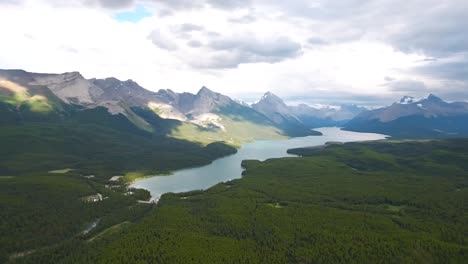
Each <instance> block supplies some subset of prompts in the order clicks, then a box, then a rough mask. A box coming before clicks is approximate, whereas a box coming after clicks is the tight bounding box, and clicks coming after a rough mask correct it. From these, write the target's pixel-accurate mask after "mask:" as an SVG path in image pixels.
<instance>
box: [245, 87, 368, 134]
mask: <svg viewBox="0 0 468 264" xmlns="http://www.w3.org/2000/svg"><path fill="white" fill-rule="evenodd" d="M252 107H253V108H254V109H255V110H257V111H259V112H260V113H262V114H264V115H266V116H267V117H268V118H270V119H271V120H273V122H275V123H276V124H279V125H281V124H285V125H286V126H288V127H306V128H308V129H311V128H317V127H326V126H342V125H343V124H345V123H346V122H347V121H349V120H351V119H352V118H354V117H355V116H356V115H358V114H359V113H361V112H362V111H364V110H366V108H363V107H359V106H356V105H341V106H338V107H332V106H325V107H321V108H315V107H312V106H309V105H306V104H299V105H297V106H289V105H287V104H286V103H285V102H284V101H283V100H282V99H281V98H279V97H278V96H276V95H275V94H273V93H272V92H267V93H265V95H263V97H262V98H261V99H260V100H259V101H258V102H257V103H255V104H253V105H252Z"/></svg>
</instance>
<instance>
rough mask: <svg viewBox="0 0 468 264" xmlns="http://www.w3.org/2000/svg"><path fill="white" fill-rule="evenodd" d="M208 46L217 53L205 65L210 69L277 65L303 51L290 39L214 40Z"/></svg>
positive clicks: (299, 45)
mask: <svg viewBox="0 0 468 264" xmlns="http://www.w3.org/2000/svg"><path fill="white" fill-rule="evenodd" d="M208 46H209V47H210V48H211V49H212V50H214V51H215V52H216V55H215V56H213V58H211V60H209V63H206V64H205V66H206V67H210V68H211V67H222V68H231V67H237V66H238V65H239V64H242V63H257V62H266V63H275V62H280V61H283V60H286V59H288V58H294V57H297V56H299V55H300V54H301V51H302V46H301V44H300V43H297V42H295V41H293V40H291V39H290V38H288V37H273V38H267V39H255V38H249V37H247V36H242V37H236V38H226V39H218V40H214V41H212V42H211V43H209V45H208ZM221 61H222V62H221Z"/></svg>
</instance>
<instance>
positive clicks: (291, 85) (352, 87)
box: [0, 0, 468, 103]
mask: <svg viewBox="0 0 468 264" xmlns="http://www.w3.org/2000/svg"><path fill="white" fill-rule="evenodd" d="M454 1H455V2H456V4H457V5H458V6H457V7H458V11H457V10H454V5H451V4H450V3H444V4H437V5H434V6H435V7H434V8H433V9H431V10H432V11H427V10H426V11H424V9H423V8H421V9H417V8H416V7H418V6H421V5H423V2H422V1H420V0H406V1H405V3H406V4H407V6H410V7H411V8H412V10H406V9H405V10H400V11H398V10H399V9H397V8H396V7H398V6H399V5H398V3H390V2H391V1H356V0H346V1H313V2H311V1H306V0H295V1H290V2H289V1H288V2H287V3H286V2H284V1H266V0H252V1H245V0H233V1H216V0H196V1H185V0H177V1H152V0H146V1H145V0H140V1H132V0H121V1H107V0H72V1H67V2H64V1H58V0H50V1H46V0H24V1H15V0H7V1H6V2H5V1H0V24H1V25H3V26H2V28H1V32H0V34H2V41H0V68H22V69H25V70H29V71H37V72H65V71H75V70H78V71H80V72H82V73H83V74H84V75H85V76H86V77H88V78H92V77H100V78H101V77H109V76H114V77H117V78H120V79H129V78H131V79H133V80H135V81H137V82H139V83H140V84H141V85H143V86H144V87H146V88H148V89H152V90H157V89H160V88H171V89H174V90H177V91H191V92H195V91H196V90H198V89H199V88H200V87H201V86H202V85H206V86H208V87H210V88H212V89H214V90H216V91H219V92H222V93H225V94H228V95H231V96H233V97H238V98H240V99H246V100H250V99H251V98H254V97H256V96H259V95H260V94H262V93H263V92H264V91H266V90H271V91H273V92H275V93H276V94H278V95H280V96H283V97H290V98H293V97H295V98H297V97H298V96H303V97H304V98H312V99H313V97H314V96H316V97H320V98H317V100H314V102H319V101H320V102H319V103H323V102H325V101H327V100H329V101H331V100H335V101H336V99H337V98H340V96H345V95H346V96H347V98H349V100H352V98H353V96H354V97H355V98H356V101H358V99H359V100H360V102H361V101H362V100H364V99H363V98H377V97H379V98H381V97H385V98H388V101H393V100H394V99H395V98H393V97H392V96H395V97H396V96H400V95H394V94H395V90H394V89H393V90H392V87H391V86H389V85H385V83H386V82H387V81H386V79H388V76H391V78H392V80H393V79H394V80H395V81H396V82H400V83H405V85H406V86H399V89H403V88H405V87H408V88H407V91H408V92H411V90H412V89H413V90H414V89H415V88H414V87H411V84H412V83H413V84H420V83H424V85H425V87H427V88H428V89H429V90H431V89H432V90H434V89H435V90H437V89H438V90H441V89H443V88H441V87H443V85H444V84H447V82H446V81H454V78H456V77H458V76H459V75H460V71H459V70H458V71H457V69H455V66H456V65H455V64H453V63H452V64H448V63H437V62H432V61H424V59H427V58H428V57H430V56H433V55H440V54H444V53H446V52H462V51H463V49H464V47H463V45H457V43H465V42H464V41H465V39H468V38H463V37H462V35H460V32H461V31H460V25H461V26H463V25H465V24H466V21H468V19H467V20H466V21H459V22H458V20H459V19H460V17H462V15H460V14H462V12H461V11H463V10H466V7H467V5H466V4H463V2H461V1H458V0H454ZM20 2H24V3H22V4H21V3H20ZM137 2H138V3H139V4H145V5H146V6H145V7H146V10H148V11H151V12H153V16H151V17H147V18H143V19H141V20H139V21H137V22H135V23H128V22H118V21H116V20H115V19H113V16H114V15H115V12H119V11H116V10H121V9H122V8H126V9H131V8H132V5H134V4H136V3H137ZM397 2H399V3H400V1H397ZM400 4H401V3H400ZM460 10H461V11H460ZM162 13H164V15H161V14H162ZM351 14H352V15H351ZM431 14H433V15H434V17H436V18H438V19H439V20H440V21H441V24H440V25H439V26H436V25H434V24H433V23H432V22H431V23H428V22H427V21H430V18H431ZM449 14H455V16H453V17H452V18H451V19H449V20H446V21H447V22H446V23H444V22H443V18H444V17H445V16H448V15H449ZM422 15H424V16H422ZM415 16H418V18H415ZM392 17H397V18H398V21H397V22H392V20H391V18H392ZM416 23H417V24H416ZM431 29H433V32H431ZM450 30H452V32H453V33H450V32H451V31H450ZM423 33H424V34H423ZM434 35H436V36H443V37H444V38H446V39H449V40H450V41H449V42H447V44H446V46H444V45H442V44H440V43H439V42H441V41H439V39H436V40H437V42H436V40H434V39H431V37H433V36H434ZM412 36H416V37H417V38H412ZM457 39H458V40H460V42H457V41H456V40H457ZM450 56H452V57H453V56H456V57H457V58H460V57H461V58H462V60H461V61H460V65H465V66H466V65H467V63H466V62H467V61H468V60H465V59H466V56H458V55H453V54H451V55H450ZM442 61H443V60H442ZM431 65H436V66H440V67H444V69H446V70H447V71H448V72H444V71H439V68H437V67H430V66H431ZM446 66H447V67H446ZM448 66H450V67H452V68H453V69H452V68H450V69H449V68H448ZM434 69H437V70H438V71H437V72H443V73H444V74H434ZM407 80H411V82H408V81H407ZM456 81H457V85H456V87H457V89H458V90H462V88H460V87H466V78H465V80H463V79H460V80H456ZM447 89H448V88H447ZM312 99H311V100H312Z"/></svg>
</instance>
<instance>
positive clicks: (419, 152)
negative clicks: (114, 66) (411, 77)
mask: <svg viewBox="0 0 468 264" xmlns="http://www.w3.org/2000/svg"><path fill="white" fill-rule="evenodd" d="M290 152H291V153H296V154H299V155H301V156H302V157H298V158H281V159H272V160H267V161H265V162H259V161H255V160H250V161H244V162H243V166H244V167H246V168H247V170H246V171H245V172H244V177H243V178H242V179H239V180H234V181H230V182H226V183H220V184H218V185H216V186H214V187H212V188H210V189H208V190H206V191H193V192H189V193H180V194H165V195H163V197H162V199H161V200H160V202H159V203H158V204H157V205H156V206H155V207H154V208H153V209H152V210H150V211H149V212H148V213H147V214H146V215H145V216H144V217H143V218H142V219H141V220H139V221H138V223H137V224H134V225H128V226H127V225H125V226H123V227H121V228H119V231H115V232H108V234H105V235H101V236H99V239H96V240H93V241H92V242H80V240H74V241H69V242H68V243H65V244H63V245H60V246H56V247H51V248H48V249H46V250H44V251H42V252H37V254H34V255H31V256H30V257H26V258H22V259H21V261H19V263H23V262H24V263H40V262H42V261H46V260H53V262H56V263H57V262H64V263H90V262H92V263H138V262H153V263H337V262H345V263H375V262H380V263H446V262H451V263H464V262H466V261H467V256H468V244H467V236H468V229H467V226H466V222H467V221H468V215H467V214H466V212H467V211H468V210H467V209H468V208H467V206H468V205H467V203H466V201H467V200H468V188H467V186H468V175H467V174H466V172H467V171H468V167H467V166H468V165H467V164H468V155H467V153H468V140H465V139H460V140H437V141H404V142H399V141H389V142H370V143H347V144H344V145H338V144H331V145H328V146H327V147H325V148H302V149H294V150H290Z"/></svg>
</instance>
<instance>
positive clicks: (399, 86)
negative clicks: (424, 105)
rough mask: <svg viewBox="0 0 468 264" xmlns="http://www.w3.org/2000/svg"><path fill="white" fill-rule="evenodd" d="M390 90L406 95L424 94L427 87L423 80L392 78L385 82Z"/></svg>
mask: <svg viewBox="0 0 468 264" xmlns="http://www.w3.org/2000/svg"><path fill="white" fill-rule="evenodd" d="M385 86H386V87H388V88H389V89H390V90H391V91H392V92H397V93H402V94H406V95H424V94H426V93H427V92H428V89H427V87H426V85H425V84H424V82H421V81H415V80H394V81H390V82H388V83H386V84H385Z"/></svg>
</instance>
